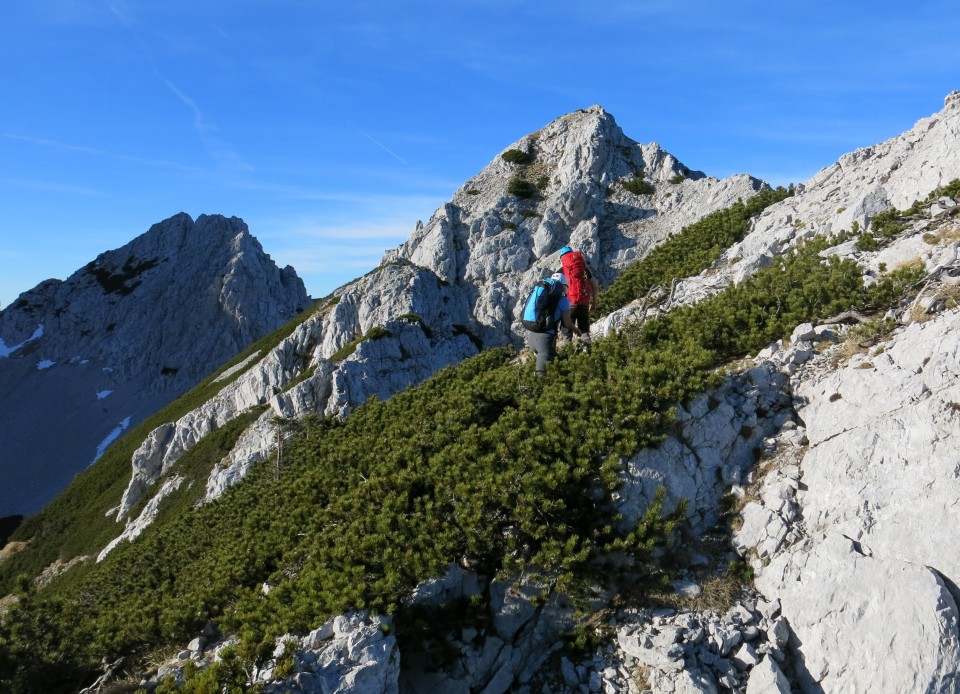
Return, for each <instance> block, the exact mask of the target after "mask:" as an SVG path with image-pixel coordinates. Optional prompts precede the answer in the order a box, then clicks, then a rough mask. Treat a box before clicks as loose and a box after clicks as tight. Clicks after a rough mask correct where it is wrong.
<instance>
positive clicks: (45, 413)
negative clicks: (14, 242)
mask: <svg viewBox="0 0 960 694" xmlns="http://www.w3.org/2000/svg"><path fill="white" fill-rule="evenodd" d="M308 303H309V298H308V297H307V294H306V291H305V289H304V286H303V281H302V280H301V279H300V278H299V277H298V276H297V274H296V271H295V270H294V269H293V268H292V267H289V266H288V267H286V268H283V269H280V268H278V267H277V266H276V264H275V263H274V262H273V261H272V260H271V259H270V256H269V255H267V254H266V253H264V251H263V248H262V247H261V246H260V243H259V242H258V241H257V240H256V239H255V238H254V237H253V236H252V235H251V234H250V232H249V230H248V229H247V225H246V224H244V222H243V221H242V220H240V219H238V218H236V217H232V218H226V217H222V216H220V215H210V216H207V215H201V216H200V217H199V218H198V219H197V220H196V221H194V220H193V219H192V218H191V217H190V216H189V215H187V214H184V213H180V214H178V215H175V216H173V217H171V218H169V219H167V220H165V221H163V222H160V223H158V224H155V225H154V226H152V227H151V228H150V230H149V231H147V232H146V233H144V234H142V235H140V236H138V237H137V238H136V239H134V240H133V241H131V242H130V243H128V244H127V245H125V246H123V247H122V248H119V249H117V250H113V251H108V252H106V253H102V254H101V255H99V256H98V257H97V258H96V259H95V260H93V261H91V262H90V263H88V264H87V265H86V266H84V267H83V268H81V269H79V270H77V271H76V272H75V273H73V275H71V276H70V277H69V278H68V279H67V280H65V281H60V280H46V281H44V282H41V283H40V284H39V285H37V286H36V287H34V288H33V289H31V290H29V291H27V292H24V293H23V294H21V295H20V297H19V298H18V299H17V300H16V301H14V302H13V303H12V304H10V305H9V306H7V307H6V308H5V309H4V310H3V311H0V393H3V396H2V399H0V421H2V422H3V423H4V424H3V427H2V428H0V474H2V475H3V480H4V484H3V485H2V488H0V516H2V515H7V514H10V513H24V512H26V513H31V512H35V511H37V510H39V508H40V507H41V506H42V505H43V504H44V503H46V502H47V501H49V500H50V499H52V498H53V496H54V495H55V494H56V493H57V492H59V491H60V490H61V489H62V488H63V487H65V486H66V484H67V483H68V482H69V481H70V479H71V478H72V477H73V475H74V474H76V473H77V472H79V471H80V470H82V469H83V468H85V467H86V466H87V465H89V464H90V463H91V462H93V461H94V459H95V458H96V457H97V456H98V454H99V453H102V450H103V448H105V447H106V445H108V443H109V442H110V441H112V440H113V439H114V438H116V437H117V436H118V435H119V434H120V433H121V432H122V431H123V430H125V429H126V428H128V427H130V426H133V425H135V424H136V423H138V422H139V421H141V420H142V419H143V418H144V417H146V416H147V415H148V414H150V413H151V412H154V411H156V410H157V409H158V408H159V407H161V406H162V405H164V404H166V403H167V402H169V401H170V400H172V399H173V398H174V397H176V396H177V395H179V394H181V393H183V392H184V391H186V390H188V389H189V388H190V387H192V386H193V385H195V384H196V383H197V382H198V381H199V380H200V379H201V378H202V377H204V376H205V375H207V374H208V373H210V371H212V370H213V369H214V368H215V367H216V366H218V365H220V364H222V363H223V362H224V361H225V360H227V359H229V358H230V357H231V356H233V355H235V354H236V353H237V352H239V351H240V350H241V349H243V348H244V347H245V346H247V345H248V344H250V343H251V342H253V341H254V340H256V339H257V338H259V337H261V336H262V335H264V334H266V333H268V332H270V331H272V330H274V329H276V328H278V327H279V326H281V325H283V324H284V323H286V322H287V321H288V320H289V319H290V318H291V317H293V316H294V315H295V314H296V313H297V312H298V311H300V310H302V309H303V308H305V307H306V306H307V304H308Z"/></svg>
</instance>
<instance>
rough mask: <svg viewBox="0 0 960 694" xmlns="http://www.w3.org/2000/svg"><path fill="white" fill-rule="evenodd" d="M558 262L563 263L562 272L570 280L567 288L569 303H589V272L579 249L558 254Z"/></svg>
mask: <svg viewBox="0 0 960 694" xmlns="http://www.w3.org/2000/svg"><path fill="white" fill-rule="evenodd" d="M560 263H561V264H562V265H563V274H565V275H566V276H567V281H569V282H570V289H568V290H567V298H568V299H569V300H570V303H571V304H589V303H590V273H589V272H588V271H587V263H586V261H585V260H584V259H583V254H582V253H581V252H580V251H570V252H568V253H564V254H563V255H562V256H560Z"/></svg>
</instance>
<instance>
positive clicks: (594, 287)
mask: <svg viewBox="0 0 960 694" xmlns="http://www.w3.org/2000/svg"><path fill="white" fill-rule="evenodd" d="M598 296H600V283H599V282H597V278H596V277H594V276H593V275H590V310H591V311H592V310H593V309H595V308H596V307H597V297H598Z"/></svg>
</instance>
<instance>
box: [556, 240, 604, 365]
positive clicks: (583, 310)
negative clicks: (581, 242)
mask: <svg viewBox="0 0 960 694" xmlns="http://www.w3.org/2000/svg"><path fill="white" fill-rule="evenodd" d="M560 264H561V265H562V266H563V269H562V273H563V275H564V277H566V279H567V282H568V283H569V289H568V290H567V298H568V299H569V300H570V319H571V320H572V321H573V322H574V323H575V324H576V326H577V327H578V328H579V333H580V335H581V337H580V340H581V342H582V343H583V345H584V347H585V348H586V349H590V312H591V311H592V310H593V309H595V308H596V307H597V297H598V296H599V295H600V284H599V283H598V282H597V278H596V277H594V276H593V273H592V272H590V268H589V267H587V261H586V260H584V258H583V253H581V252H580V251H575V250H573V249H572V248H570V246H564V247H563V248H561V249H560ZM563 336H564V338H566V339H568V340H569V339H572V335H571V331H569V330H566V329H564V331H563Z"/></svg>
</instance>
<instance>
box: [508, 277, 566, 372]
mask: <svg viewBox="0 0 960 694" xmlns="http://www.w3.org/2000/svg"><path fill="white" fill-rule="evenodd" d="M569 284H570V283H569V282H568V281H567V278H566V276H565V275H564V274H563V273H562V272H558V273H556V274H554V275H551V276H550V278H549V279H545V280H541V281H540V282H537V285H536V286H535V287H534V288H533V291H532V292H530V296H529V298H528V299H527V302H526V304H525V305H524V308H523V316H522V319H521V320H522V323H523V326H524V327H525V328H526V329H527V331H528V332H527V346H529V347H530V349H531V351H533V353H534V354H535V355H536V356H537V366H536V374H537V376H543V375H544V374H545V373H546V372H547V362H549V361H553V358H554V357H555V356H556V355H557V327H558V326H559V325H560V324H562V325H563V327H565V328H567V329H569V330H573V331H575V332H576V333H577V334H578V335H579V334H580V329H579V328H577V326H576V325H574V323H573V321H572V320H570V301H569V299H567V288H568V286H569Z"/></svg>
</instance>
